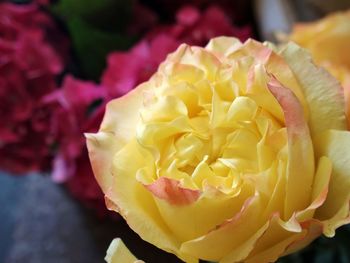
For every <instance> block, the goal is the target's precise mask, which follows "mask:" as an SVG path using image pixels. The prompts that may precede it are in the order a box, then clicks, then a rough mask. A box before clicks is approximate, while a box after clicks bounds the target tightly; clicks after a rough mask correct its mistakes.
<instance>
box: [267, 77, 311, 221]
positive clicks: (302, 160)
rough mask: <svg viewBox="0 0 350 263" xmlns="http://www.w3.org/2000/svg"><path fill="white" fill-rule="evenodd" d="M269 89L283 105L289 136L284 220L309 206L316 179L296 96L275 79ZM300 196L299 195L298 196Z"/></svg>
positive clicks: (308, 139) (309, 141)
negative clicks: (314, 178) (314, 179)
mask: <svg viewBox="0 0 350 263" xmlns="http://www.w3.org/2000/svg"><path fill="white" fill-rule="evenodd" d="M268 88H269V90H270V91H271V93H272V94H273V95H274V96H275V98H276V99H277V101H278V102H279V104H280V105H281V107H282V109H283V112H284V116H285V122H286V127H287V133H288V166H287V185H286V200H285V208H284V213H285V214H284V218H289V217H290V216H291V215H292V214H293V213H294V212H295V211H298V210H303V209H305V208H306V207H307V206H308V204H309V203H310V199H311V195H312V192H311V191H312V183H313V176H314V166H315V161H314V153H313V145H312V141H311V137H310V133H309V129H308V126H307V123H306V121H305V118H304V112H303V108H302V106H301V104H300V102H299V101H298V99H297V97H296V96H295V95H294V94H293V92H292V91H291V90H289V89H287V88H285V87H283V86H282V85H281V83H279V82H278V81H277V80H276V79H272V80H271V81H270V82H269V83H268ZM296 193H297V194H296Z"/></svg>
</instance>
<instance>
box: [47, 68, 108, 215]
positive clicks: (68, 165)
mask: <svg viewBox="0 0 350 263" xmlns="http://www.w3.org/2000/svg"><path fill="white" fill-rule="evenodd" d="M104 98H105V89H103V88H102V87H100V86H98V85H97V84H95V83H93V82H91V81H82V80H78V79H75V78H73V77H72V76H70V75H68V76H66V77H65V79H64V81H63V84H62V87H61V89H59V90H56V91H54V92H53V93H51V94H49V95H48V96H46V97H45V102H46V103H47V104H48V105H50V106H51V107H52V112H53V114H52V123H51V128H52V134H53V135H54V138H55V141H56V143H57V144H58V149H57V152H56V155H55V157H54V160H53V165H52V166H53V167H52V169H53V171H52V178H53V180H54V181H55V182H57V183H65V186H66V187H67V189H68V191H69V192H70V193H71V194H72V196H73V197H74V198H76V199H78V200H79V201H81V202H82V203H83V204H84V205H85V206H87V207H89V208H92V209H95V210H96V211H97V213H98V214H100V215H103V214H105V213H106V209H105V207H104V198H103V194H102V192H101V190H100V188H99V186H98V185H97V183H96V181H95V178H94V176H93V173H92V170H91V166H90V163H89V161H88V154H87V149H86V146H85V138H84V132H92V131H96V130H98V127H99V123H100V122H101V120H102V117H103V113H104V105H101V106H99V107H98V108H97V109H92V108H93V107H92V106H93V104H94V103H95V102H97V101H99V100H102V99H104ZM89 109H92V111H93V112H92V113H91V112H89Z"/></svg>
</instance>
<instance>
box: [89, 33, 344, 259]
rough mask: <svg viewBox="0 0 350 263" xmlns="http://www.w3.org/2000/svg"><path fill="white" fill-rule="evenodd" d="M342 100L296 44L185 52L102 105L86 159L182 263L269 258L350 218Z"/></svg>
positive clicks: (129, 217)
mask: <svg viewBox="0 0 350 263" xmlns="http://www.w3.org/2000/svg"><path fill="white" fill-rule="evenodd" d="M343 100H344V98H343V93H342V91H341V88H340V86H339V85H338V82H337V81H336V80H335V79H334V78H333V77H332V76H331V75H329V74H328V73H327V72H326V71H325V70H323V69H321V68H317V67H316V66H314V64H313V63H312V61H311V57H310V55H309V54H308V53H307V52H306V51H305V50H303V49H301V48H300V47H299V46H297V45H295V44H292V43H290V44H288V45H287V46H286V47H285V48H283V49H282V50H277V48H275V47H274V46H273V45H272V44H265V45H264V44H261V43H259V42H257V41H254V40H248V41H247V42H245V43H244V44H242V43H240V42H239V40H237V39H235V38H227V37H220V38H215V39H213V40H211V41H210V42H209V44H208V45H207V46H206V47H205V48H200V47H191V46H187V45H181V46H180V47H179V48H178V50H177V51H176V52H174V53H173V54H170V55H169V56H168V58H167V59H166V61H165V62H163V63H162V64H161V66H160V67H159V70H158V72H157V73H156V74H155V75H154V76H153V77H152V78H151V79H150V80H149V81H148V82H146V83H144V84H142V85H140V86H138V87H137V88H136V89H134V90H133V91H131V92H130V93H129V94H127V95H126V96H124V97H122V98H119V99H115V100H113V101H112V102H110V103H109V104H108V106H107V110H106V115H105V117H104V120H103V122H102V124H101V127H100V130H99V132H98V133H97V134H87V144H88V149H89V154H90V160H91V163H92V166H93V170H94V173H95V175H96V178H97V180H98V182H99V184H100V186H101V188H102V190H103V192H104V193H105V197H106V204H107V206H108V208H109V209H111V210H115V211H117V212H119V213H120V214H121V215H122V216H123V217H124V218H125V219H126V221H127V222H128V224H129V226H130V227H131V228H132V229H133V230H134V231H135V232H136V233H138V234H139V235H140V236H141V238H143V239H144V240H146V241H148V242H150V243H152V244H154V245H155V246H157V247H159V248H161V249H163V250H165V251H168V252H170V253H174V254H175V255H177V256H178V257H179V258H180V259H182V260H183V261H185V262H198V260H199V259H203V260H210V261H219V262H221V263H228V262H230V263H231V262H242V261H244V262H259V263H263V262H272V261H275V260H277V259H278V257H280V256H282V255H285V254H288V253H291V252H293V251H296V250H298V249H300V248H302V247H304V246H306V245H307V244H309V243H310V242H311V241H312V240H314V239H315V238H316V237H318V236H319V235H320V234H322V233H323V234H325V235H326V236H328V237H331V236H333V235H334V233H335V229H336V228H338V227H339V226H341V225H343V224H346V223H348V222H349V200H350V193H349V192H350V191H349V189H350V132H348V131H347V130H346V129H347V128H346V117H345V113H344V101H343Z"/></svg>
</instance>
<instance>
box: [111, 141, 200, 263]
mask: <svg viewBox="0 0 350 263" xmlns="http://www.w3.org/2000/svg"><path fill="white" fill-rule="evenodd" d="M153 165H154V159H153V156H152V155H151V154H150V153H149V152H148V151H147V150H144V149H143V148H142V147H140V145H139V144H138V143H137V142H136V141H131V142H130V143H128V144H127V145H126V146H125V147H123V148H122V149H121V150H120V151H119V152H118V153H116V154H115V156H114V159H113V184H112V185H111V191H109V192H107V193H106V194H107V196H108V198H109V199H110V200H111V201H113V202H114V203H115V204H117V206H118V211H119V212H120V214H121V215H122V216H123V217H124V218H125V219H126V220H127V222H128V224H129V226H130V227H131V228H132V229H133V230H134V231H135V232H137V233H138V234H140V236H141V237H142V238H143V239H144V240H146V241H148V242H150V243H152V244H154V245H155V246H157V247H159V248H161V249H163V250H165V251H168V252H171V253H176V254H177V255H178V256H179V257H180V258H181V259H183V260H185V261H186V262H194V263H195V262H198V260H197V259H195V258H193V257H192V256H189V255H187V254H185V253H182V252H180V251H179V248H180V243H179V242H178V241H177V240H176V238H175V236H174V235H173V234H172V233H171V231H170V229H169V228H168V226H167V225H166V223H165V222H164V220H163V219H162V217H161V215H160V214H159V210H158V207H157V206H156V203H155V201H154V197H153V195H152V194H151V192H150V191H149V190H147V189H146V188H145V187H144V185H143V184H141V183H140V182H138V181H137V180H136V178H135V177H136V174H137V171H138V169H140V168H144V167H148V168H149V169H150V170H152V169H154V167H153ZM153 172H154V171H153ZM125 189H128V191H125Z"/></svg>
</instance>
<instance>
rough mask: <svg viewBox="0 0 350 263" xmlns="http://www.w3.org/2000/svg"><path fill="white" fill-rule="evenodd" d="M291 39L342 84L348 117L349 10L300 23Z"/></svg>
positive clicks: (349, 85) (349, 89) (349, 68)
mask: <svg viewBox="0 0 350 263" xmlns="http://www.w3.org/2000/svg"><path fill="white" fill-rule="evenodd" d="M290 40H292V41H294V42H296V43H297V44H299V45H300V46H302V47H304V48H307V49H308V50H309V51H310V52H311V54H312V56H313V58H314V60H315V62H316V63H317V64H318V65H321V66H323V67H325V68H326V69H327V70H328V71H329V72H331V74H332V75H333V76H335V77H336V78H337V79H338V80H339V81H340V83H341V84H342V86H343V88H344V93H345V101H346V113H347V115H348V117H349V115H350V52H349V48H350V10H349V11H346V12H339V13H334V14H331V15H329V16H327V17H325V18H323V19H321V20H319V21H316V22H311V23H300V24H297V25H295V26H294V29H293V32H292V34H291V35H290ZM348 119H349V120H350V118H348ZM349 126H350V122H349Z"/></svg>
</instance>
